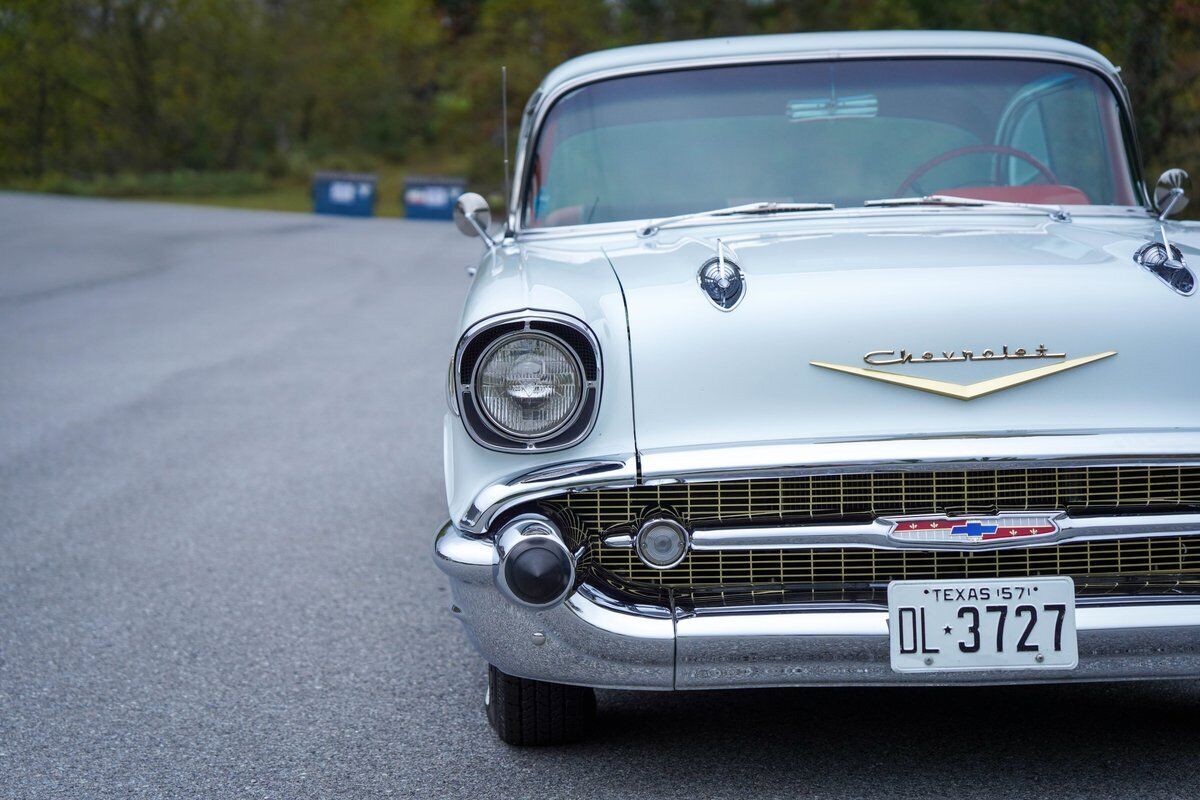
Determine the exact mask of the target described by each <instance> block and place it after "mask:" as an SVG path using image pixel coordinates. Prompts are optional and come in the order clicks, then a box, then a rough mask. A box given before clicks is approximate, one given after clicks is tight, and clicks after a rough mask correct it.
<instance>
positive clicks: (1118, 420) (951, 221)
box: [605, 212, 1200, 453]
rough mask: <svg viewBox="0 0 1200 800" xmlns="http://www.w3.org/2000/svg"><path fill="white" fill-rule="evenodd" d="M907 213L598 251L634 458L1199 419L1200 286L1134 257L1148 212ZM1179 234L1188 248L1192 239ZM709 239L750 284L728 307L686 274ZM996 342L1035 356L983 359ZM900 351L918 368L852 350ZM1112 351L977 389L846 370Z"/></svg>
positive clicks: (1001, 372) (954, 379) (1007, 364)
mask: <svg viewBox="0 0 1200 800" xmlns="http://www.w3.org/2000/svg"><path fill="white" fill-rule="evenodd" d="M929 216H930V217H933V216H934V215H933V214H930V215H929ZM914 218H919V217H917V215H912V216H905V215H903V214H900V215H897V217H896V218H895V219H894V220H891V221H889V220H888V219H887V218H884V219H876V218H871V219H870V220H842V221H829V222H819V223H818V222H814V221H812V220H808V219H805V220H803V221H800V222H793V223H791V224H784V223H782V221H777V222H751V223H747V224H745V225H741V224H734V225H731V224H723V225H720V226H710V227H705V228H690V229H688V230H686V231H682V230H681V231H670V230H664V231H661V232H660V233H659V234H658V235H657V236H655V237H652V238H649V239H646V240H640V241H637V242H625V243H622V244H613V245H612V246H609V247H606V248H605V251H606V253H607V255H608V257H609V260H610V262H611V264H612V266H613V268H614V270H615V272H616V274H617V277H618V278H619V280H620V283H621V287H622V289H623V292H624V295H625V302H626V305H627V308H628V315H629V335H630V348H631V366H632V373H633V397H634V412H635V428H636V436H637V444H638V449H639V451H641V452H643V453H654V452H666V451H672V450H679V449H704V448H709V447H721V446H727V445H746V444H755V443H775V442H788V441H793V442H794V441H808V442H812V441H833V440H853V439H887V438H899V437H912V436H914V435H916V436H922V437H925V436H929V437H938V436H962V435H988V436H990V435H1010V434H1016V433H1022V434H1028V433H1067V432H1098V431H1104V432H1113V431H1132V430H1145V431H1148V430H1159V431H1162V430H1170V429H1183V428H1197V427H1200V403H1198V402H1197V400H1196V398H1197V396H1198V395H1200V370H1198V369H1196V366H1195V364H1194V363H1193V359H1194V358H1196V356H1197V354H1198V353H1200V297H1195V298H1188V297H1182V296H1180V295H1178V294H1176V293H1175V292H1173V291H1172V290H1171V289H1169V288H1168V287H1167V286H1166V285H1165V284H1163V283H1162V282H1160V281H1159V280H1158V279H1157V278H1155V277H1154V276H1153V275H1151V274H1150V273H1148V272H1147V271H1145V270H1143V269H1141V268H1140V267H1139V266H1137V265H1136V264H1135V263H1134V262H1133V260H1132V255H1133V253H1134V251H1135V250H1136V249H1137V248H1138V247H1139V246H1140V245H1142V244H1144V243H1145V242H1146V241H1148V240H1150V239H1151V238H1153V236H1154V234H1155V233H1156V228H1155V227H1153V226H1152V225H1151V223H1149V222H1148V221H1146V220H1145V219H1121V218H1091V219H1082V218H1078V217H1077V218H1076V221H1075V222H1069V223H1060V222H1054V221H1051V220H1049V219H1047V218H1044V217H1039V216H1035V215H1028V216H1026V215H1017V214H1007V215H1006V214H997V215H994V216H993V215H990V214H981V213H979V212H972V213H970V214H961V215H954V214H945V213H943V212H938V213H937V215H936V222H933V223H932V224H930V223H929V222H924V221H923V218H919V219H922V222H921V224H920V225H919V226H915V225H914V224H913V219H914ZM868 222H869V225H868ZM1177 233H1178V234H1179V235H1180V237H1181V238H1180V239H1179V240H1178V242H1177V243H1179V244H1181V245H1182V246H1183V251H1184V253H1185V255H1189V256H1190V255H1192V254H1194V253H1195V252H1196V250H1195V248H1194V247H1189V246H1188V244H1189V243H1188V241H1187V238H1188V236H1192V237H1194V236H1195V234H1194V233H1192V232H1190V231H1187V230H1185V229H1183V228H1178V230H1177ZM1185 234H1186V235H1185ZM718 237H720V239H721V241H722V242H723V244H724V247H725V252H726V255H727V256H728V257H729V258H732V259H733V260H735V261H736V262H737V263H738V264H739V265H740V266H741V268H742V270H743V271H744V273H745V277H746V292H745V295H744V298H743V300H742V301H741V302H740V304H739V305H737V307H736V308H734V309H733V310H732V311H723V310H720V309H718V308H716V307H715V306H714V305H713V304H712V303H710V301H709V300H708V298H707V296H706V295H705V294H703V293H702V291H701V289H700V287H699V285H698V281H697V271H698V269H699V268H700V266H701V264H702V263H703V262H704V261H706V260H707V259H709V258H711V257H712V256H713V255H714V254H715V253H716V251H717V238H718ZM1195 243H1196V242H1195V240H1194V239H1193V241H1192V242H1191V244H1193V245H1194V244H1195ZM1192 261H1193V263H1195V261H1196V260H1195V258H1193V259H1192ZM1005 348H1007V352H1008V353H1009V354H1010V355H1016V354H1017V351H1018V349H1023V350H1024V351H1025V353H1026V355H1027V356H1037V355H1038V354H1039V348H1044V349H1043V350H1041V351H1040V352H1041V353H1045V354H1046V355H1047V357H1042V358H1037V357H1031V358H1025V359H1017V358H1007V359H1006V358H995V359H989V360H983V358H982V357H983V356H984V354H985V351H989V350H990V351H992V353H993V354H998V355H1003V354H1004V353H1005ZM901 350H904V351H907V352H908V353H910V354H913V358H914V361H913V362H910V363H893V364H879V363H876V364H875V365H872V364H870V363H865V362H864V356H865V355H866V354H868V353H871V352H876V351H883V352H882V353H877V355H875V356H873V357H872V358H873V360H874V361H876V362H881V361H887V360H889V359H898V358H901V354H900V351H901ZM964 350H965V351H970V352H971V353H972V356H973V358H971V359H970V360H965V358H966V357H965V356H964V355H963V351H964ZM888 351H892V352H894V355H892V356H888V355H887V352H888ZM925 353H930V354H932V356H933V357H932V358H931V359H928V360H926V359H924V358H923V356H924V354H925ZM1106 353H1115V355H1111V356H1106V357H1103V358H1097V359H1095V360H1094V361H1092V362H1091V363H1086V364H1083V365H1081V366H1078V367H1075V368H1072V369H1065V370H1063V371H1060V372H1057V373H1056V374H1051V375H1048V376H1046V377H1042V378H1040V379H1038V380H1032V381H1029V382H1023V383H1020V385H1015V386H1012V387H1010V388H1006V389H1003V390H1001V391H995V392H993V393H990V394H986V395H982V396H978V397H975V398H974V399H970V400H963V399H957V398H956V397H953V396H944V395H942V394H935V393H931V392H927V391H920V390H917V389H914V388H910V387H908V386H903V385H896V384H894V383H886V382H882V381H879V380H875V379H871V378H869V377H866V376H863V375H862V374H858V373H854V372H853V371H852V370H855V369H870V370H876V371H878V372H885V373H891V374H893V375H899V376H912V377H917V378H925V379H930V380H933V381H938V382H942V383H945V384H956V385H959V386H968V385H971V384H978V383H979V382H981V381H987V380H990V379H995V378H1001V377H1004V376H1011V375H1014V374H1016V373H1022V372H1025V371H1027V370H1032V369H1036V368H1040V367H1047V366H1051V365H1055V364H1061V363H1063V362H1066V361H1072V362H1073V361H1074V359H1080V358H1083V357H1087V356H1099V355H1101V354H1106ZM1054 354H1063V355H1062V356H1059V357H1054ZM813 362H822V363H824V364H828V365H832V366H834V367H847V368H850V369H851V371H849V372H847V371H836V370H835V369H830V368H823V367H819V366H814V364H813ZM877 374H878V373H876V376H877ZM1022 377H1024V376H1022ZM943 388H944V387H943ZM954 391H958V390H954ZM962 391H963V392H969V391H971V390H962Z"/></svg>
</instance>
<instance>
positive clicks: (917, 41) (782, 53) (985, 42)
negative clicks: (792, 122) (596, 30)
mask: <svg viewBox="0 0 1200 800" xmlns="http://www.w3.org/2000/svg"><path fill="white" fill-rule="evenodd" d="M982 51H1004V52H1006V53H1008V52H1011V53H1013V54H1014V55H1028V56H1030V57H1035V58H1036V57H1038V56H1042V57H1051V58H1067V59H1069V60H1075V61H1083V62H1086V63H1088V64H1090V65H1091V66H1094V67H1096V68H1097V69H1100V70H1102V71H1104V72H1107V73H1109V74H1110V75H1113V76H1115V75H1116V74H1117V72H1118V70H1117V68H1116V67H1114V66H1113V64H1112V62H1110V61H1109V60H1108V59H1107V58H1105V57H1104V56H1102V55H1100V53H1097V52H1096V51H1095V50H1093V49H1091V48H1090V47H1085V46H1083V45H1081V44H1078V43H1076V42H1069V41H1067V40H1066V39H1056V38H1054V37H1051V36H1034V35H1031V34H1025V33H995V32H983V31H856V32H837V33H786V34H775V35H770V36H731V37H726V38H722V39H695V40H692V41H685V42H664V43H661V44H642V45H634V46H632V47H618V48H616V49H613V50H601V51H599V52H595V53H589V54H587V55H583V56H579V57H578V58H573V59H571V60H570V61H567V62H565V63H563V64H561V65H559V66H558V67H556V68H555V69H554V70H552V71H551V72H550V73H549V74H548V75H547V76H546V78H545V80H543V81H542V86H541V91H542V92H543V96H544V94H545V93H550V92H552V91H553V90H554V89H555V88H557V87H558V86H560V85H562V84H566V83H575V82H576V81H578V80H580V79H583V80H586V79H587V78H588V76H590V75H593V74H597V75H598V74H601V73H608V72H611V71H623V70H631V71H640V69H641V68H646V69H647V70H653V69H654V68H655V67H665V66H667V65H670V66H686V65H687V63H688V62H702V61H708V60H712V59H720V60H729V61H735V62H736V61H738V60H742V59H745V60H748V61H762V60H770V59H771V58H773V57H776V56H778V57H780V58H793V57H795V56H797V55H804V56H814V57H821V56H827V57H829V58H852V57H855V56H859V55H900V56H917V55H962V56H969V55H971V54H972V53H973V52H982Z"/></svg>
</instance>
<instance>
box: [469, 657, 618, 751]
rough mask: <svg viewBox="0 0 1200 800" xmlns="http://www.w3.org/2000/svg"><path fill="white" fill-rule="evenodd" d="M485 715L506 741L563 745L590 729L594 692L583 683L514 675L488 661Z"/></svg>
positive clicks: (594, 703) (594, 699) (522, 743)
mask: <svg viewBox="0 0 1200 800" xmlns="http://www.w3.org/2000/svg"><path fill="white" fill-rule="evenodd" d="M487 717H488V723H489V724H491V726H492V729H493V730H495V731H496V735H497V736H499V737H500V739H501V740H502V741H504V742H507V743H508V744H512V745H518V746H525V745H553V744H564V743H566V742H573V741H577V740H579V739H582V738H583V737H584V736H586V735H587V734H588V732H589V731H591V729H592V725H593V723H594V722H595V720H596V693H595V692H594V691H593V690H592V689H591V688H590V687H587V686H568V685H566V684H562V683H548V682H546V681H535V680H530V679H529V678H517V677H515V676H513V675H509V674H508V673H506V672H501V671H500V670H498V669H496V668H495V667H493V666H492V665H491V664H488V699H487Z"/></svg>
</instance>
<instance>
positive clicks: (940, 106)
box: [522, 58, 1136, 228]
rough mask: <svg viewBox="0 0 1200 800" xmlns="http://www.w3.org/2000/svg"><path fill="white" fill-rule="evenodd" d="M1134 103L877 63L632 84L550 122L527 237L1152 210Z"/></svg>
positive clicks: (996, 63) (971, 65)
mask: <svg viewBox="0 0 1200 800" xmlns="http://www.w3.org/2000/svg"><path fill="white" fill-rule="evenodd" d="M1123 141H1124V140H1123V138H1122V134H1121V116H1120V109H1119V107H1118V105H1117V100H1116V97H1115V96H1114V94H1113V92H1112V90H1111V89H1110V88H1109V86H1108V85H1107V84H1106V83H1105V82H1104V81H1103V80H1102V79H1101V78H1100V77H1099V76H1097V75H1095V74H1093V73H1092V72H1089V71H1087V70H1084V69H1076V68H1073V67H1070V66H1066V65H1063V64H1058V63H1051V62H1041V61H1020V60H1001V59H946V58H943V59H873V60H872V59H869V60H861V61H837V62H804V63H792V64H762V65H752V66H732V67H713V68H705V69H693V70H686V71H676V72H658V73H650V74H645V75H635V76H630V77H623V78H614V79H610V80H605V81H601V82H598V83H593V84H589V85H586V86H583V87H581V88H579V89H576V90H574V91H572V92H570V93H568V94H566V95H564V96H563V97H562V98H561V99H560V100H559V101H558V102H557V103H555V105H554V107H553V108H552V109H551V110H550V112H549V114H548V115H547V117H546V119H545V122H544V123H543V125H542V127H541V129H540V132H539V134H538V141H537V144H536V147H535V150H534V155H533V158H532V161H531V163H530V169H529V171H528V183H527V185H526V187H525V189H526V191H525V195H524V198H525V199H524V208H523V209H522V215H523V224H524V225H525V226H527V227H533V228H538V227H554V226H560V225H579V224H586V223H594V222H616V221H621V220H635V219H652V218H656V217H669V216H673V215H680V214H689V213H693V212H699V211H704V210H706V209H714V208H725V207H728V206H736V205H740V204H745V203H758V202H779V203H833V204H836V205H837V206H861V205H862V204H863V203H864V202H866V201H868V200H873V199H880V198H891V197H904V196H918V197H919V196H925V195H937V194H940V195H954V196H957V197H969V198H975V199H980V200H1002V201H1008V202H1019V203H1054V204H1066V205H1089V204H1095V205H1135V204H1136V201H1135V199H1134V192H1133V181H1132V172H1131V168H1130V164H1129V162H1128V160H1127V158H1126V154H1125V147H1124V144H1123Z"/></svg>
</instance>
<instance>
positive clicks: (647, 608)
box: [434, 32, 1200, 744]
mask: <svg viewBox="0 0 1200 800" xmlns="http://www.w3.org/2000/svg"><path fill="white" fill-rule="evenodd" d="M515 171H516V180H515V181H514V185H513V191H512V197H511V199H510V203H509V207H510V208H511V209H512V210H511V213H510V214H509V215H508V218H507V219H506V220H504V222H503V225H502V226H500V227H499V228H498V229H497V230H496V232H495V233H493V232H491V230H490V214H489V212H488V208H487V204H486V202H485V201H484V200H483V198H481V197H480V196H479V195H473V194H468V195H464V196H463V197H462V198H461V199H460V201H459V203H458V208H457V212H456V213H457V222H458V224H459V227H460V228H462V229H463V230H464V231H465V232H467V233H470V234H471V235H478V236H480V237H482V239H483V241H484V243H485V245H486V252H485V253H484V255H483V257H482V260H481V261H480V263H479V266H478V271H477V274H476V276H475V279H474V284H473V286H472V287H471V290H470V293H469V295H468V297H467V301H466V306H465V309H464V311H463V315H462V326H461V336H460V337H459V339H458V342H457V346H456V347H455V350H454V353H453V357H452V361H451V365H450V375H449V385H448V397H447V400H448V404H449V410H448V413H447V414H446V419H445V470H446V487H447V495H448V498H449V507H450V516H451V520H450V522H449V523H448V524H447V525H446V526H445V527H444V528H443V529H442V530H441V532H440V533H439V534H438V536H437V539H436V543H435V545H434V550H435V561H436V563H437V564H438V566H439V567H441V569H442V570H444V571H445V572H446V574H447V575H448V576H449V577H450V581H451V584H452V587H453V596H454V600H453V603H454V605H453V609H452V610H453V612H454V614H456V615H457V616H458V617H459V619H461V620H462V622H463V624H464V625H465V627H466V629H467V633H468V634H469V635H470V637H471V639H472V640H473V642H474V643H475V645H476V647H477V648H478V650H479V652H480V653H481V654H482V655H483V657H484V658H486V659H487V661H488V663H489V665H490V667H489V669H490V680H489V692H488V701H487V703H488V705H487V709H488V718H489V720H490V721H491V724H492V725H493V727H494V728H495V729H496V732H497V733H498V734H499V736H500V737H501V738H502V739H504V740H505V741H507V742H511V743H515V744H543V743H553V742H559V741H565V740H568V739H571V738H574V737H577V736H579V735H581V734H582V733H583V732H585V731H586V729H587V727H588V724H589V723H590V721H591V720H592V718H593V716H594V713H595V700H594V694H593V692H592V687H620V688H627V689H706V688H718V687H719V688H729V687H744V686H745V687H748V686H813V685H836V684H840V685H865V684H924V685H931V684H970V683H975V684H981V683H1017V682H1032V681H1043V682H1057V681H1087V680H1113V679H1127V678H1136V679H1147V678H1168V677H1181V676H1196V675H1200V369H1198V368H1197V366H1196V363H1195V362H1194V360H1193V359H1194V358H1195V356H1196V354H1197V353H1198V352H1200V298H1196V297H1194V296H1193V292H1194V290H1195V275H1194V273H1193V271H1192V268H1191V267H1189V266H1188V261H1189V260H1193V259H1194V258H1195V257H1196V254H1197V247H1198V246H1200V228H1198V227H1197V226H1196V225H1194V224H1190V223H1180V222H1172V221H1169V218H1170V217H1171V216H1172V215H1174V214H1178V212H1179V211H1180V210H1182V208H1183V207H1184V206H1185V205H1186V204H1187V191H1188V176H1187V173H1185V172H1184V171H1183V170H1170V171H1168V172H1167V173H1166V174H1164V175H1163V177H1162V178H1161V179H1159V181H1158V183H1157V185H1156V186H1154V187H1150V188H1148V187H1147V185H1146V184H1145V183H1144V181H1143V178H1142V175H1141V170H1140V161H1139V157H1138V152H1137V147H1136V140H1135V136H1134V129H1133V123H1132V115H1131V112H1130V108H1129V103H1128V99H1127V94H1126V91H1125V89H1124V87H1123V86H1122V84H1121V80H1120V77H1119V74H1118V70H1117V69H1116V68H1115V67H1114V66H1113V65H1112V64H1110V63H1109V62H1108V61H1107V60H1106V59H1105V58H1104V57H1103V56H1101V55H1099V54H1098V53H1096V52H1094V51H1092V50H1090V49H1088V48H1086V47H1082V46H1080V45H1077V44H1073V43H1071V42H1065V41H1060V40H1057V39H1049V38H1042V37H1036V36H1022V35H1012V34H991V33H921V32H910V33H862V34H802V35H793V36H770V37H754V38H742V39H722V40H713V41H699V42H682V43H676V44H663V45H651V46H644V47H630V48H624V49H620V50H613V51H608V52H602V53H596V54H592V55H588V56H585V57H582V58H577V59H575V60H573V61H570V62H568V63H566V64H564V65H562V66H560V67H559V68H557V69H556V70H554V71H553V72H552V73H550V75H549V76H547V77H546V79H545V80H544V82H543V83H542V85H541V87H540V88H539V89H538V90H537V92H536V93H535V94H534V95H533V97H532V98H531V99H530V101H529V104H528V106H527V107H526V110H525V113H524V117H523V123H522V126H521V132H520V138H519V141H518V145H517V157H516V170H515Z"/></svg>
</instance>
